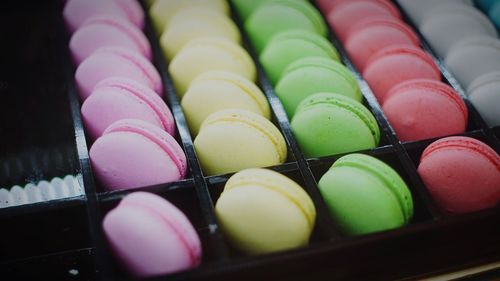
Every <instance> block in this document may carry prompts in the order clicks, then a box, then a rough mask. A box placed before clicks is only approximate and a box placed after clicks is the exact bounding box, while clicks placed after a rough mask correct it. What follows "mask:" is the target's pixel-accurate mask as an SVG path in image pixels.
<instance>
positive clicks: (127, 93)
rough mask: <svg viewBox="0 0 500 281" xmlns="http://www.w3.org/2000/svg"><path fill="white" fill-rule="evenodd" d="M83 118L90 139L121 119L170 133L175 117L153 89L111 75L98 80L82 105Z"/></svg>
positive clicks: (173, 127)
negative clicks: (136, 121)
mask: <svg viewBox="0 0 500 281" xmlns="http://www.w3.org/2000/svg"><path fill="white" fill-rule="evenodd" d="M81 112H82V118H83V122H84V124H85V128H86V129H87V133H88V134H89V136H90V138H91V139H92V140H95V139H96V138H98V137H100V136H101V135H102V134H103V133H104V131H105V130H106V128H107V127H108V126H109V125H111V124H112V123H114V122H116V121H119V120H121V119H140V120H143V121H146V122H149V123H151V124H154V125H156V126H158V127H159V128H161V129H163V130H165V131H166V132H167V133H169V134H170V135H174V133H175V121H174V118H173V117H172V113H171V112H170V109H169V108H168V107H167V105H166V104H165V102H164V101H163V100H162V99H161V98H160V97H159V96H158V94H156V93H155V92H154V91H153V90H151V89H149V88H148V87H146V86H143V85H141V84H139V83H137V82H135V81H134V80H130V79H126V78H120V77H113V78H108V79H105V80H103V81H101V82H100V83H99V84H97V86H96V87H95V88H94V91H93V92H92V95H91V96H90V97H89V98H87V99H86V100H85V102H84V103H83V105H82V109H81Z"/></svg>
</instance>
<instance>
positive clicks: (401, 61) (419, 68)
mask: <svg viewBox="0 0 500 281" xmlns="http://www.w3.org/2000/svg"><path fill="white" fill-rule="evenodd" d="M363 77H364V78H365V80H366V81H367V82H368V84H369V85H370V88H371V89H372V91H373V93H374V94H375V96H376V97H377V99H378V100H379V102H380V103H382V104H383V103H384V100H385V96H386V95H387V93H388V92H389V90H390V89H391V88H392V87H394V86H395V85H397V84H399V83H401V82H404V81H407V80H411V79H419V78H422V79H433V80H440V79H441V73H440V71H439V69H438V67H437V65H436V64H435V63H434V61H433V59H432V58H431V57H430V56H429V55H428V54H427V53H426V52H424V51H423V50H421V49H418V48H417V47H410V46H392V47H387V48H384V49H382V50H380V51H379V52H377V53H375V54H374V55H373V56H371V58H370V60H369V61H368V63H367V65H366V68H365V70H364V71H363Z"/></svg>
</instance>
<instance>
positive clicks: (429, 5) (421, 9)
mask: <svg viewBox="0 0 500 281" xmlns="http://www.w3.org/2000/svg"><path fill="white" fill-rule="evenodd" d="M397 2H398V3H399V5H401V7H402V8H403V9H404V10H405V11H406V13H407V14H408V15H409V17H410V18H411V19H412V20H413V22H414V23H415V25H416V26H420V25H421V24H422V22H423V20H424V18H425V17H426V15H427V14H429V13H432V11H433V10H434V9H436V7H439V5H443V4H446V5H448V4H449V5H468V6H472V0H418V1H415V0H397Z"/></svg>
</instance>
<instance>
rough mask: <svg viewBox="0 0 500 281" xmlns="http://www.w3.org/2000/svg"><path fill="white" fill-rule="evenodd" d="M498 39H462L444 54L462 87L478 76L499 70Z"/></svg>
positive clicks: (499, 47) (499, 42) (446, 61)
mask: <svg viewBox="0 0 500 281" xmlns="http://www.w3.org/2000/svg"><path fill="white" fill-rule="evenodd" d="M498 62H500V40H499V39H498V38H489V37H471V38H467V39H464V40H463V41H461V42H460V43H459V44H457V46H455V47H454V48H453V49H452V50H451V52H450V53H449V54H448V55H447V56H446V59H445V63H446V65H447V66H448V68H449V69H450V71H451V72H452V73H453V74H454V75H455V77H456V78H457V80H458V81H459V82H460V84H461V85H462V87H464V88H467V87H469V85H470V84H471V83H472V81H474V79H476V78H478V77H479V76H481V75H483V74H486V73H490V72H495V71H500V64H499V63H498Z"/></svg>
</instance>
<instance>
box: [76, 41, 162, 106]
mask: <svg viewBox="0 0 500 281" xmlns="http://www.w3.org/2000/svg"><path fill="white" fill-rule="evenodd" d="M116 76H121V77H124V78H128V79H131V80H134V81H136V82H138V83H140V84H142V85H145V86H147V87H149V88H150V89H152V90H154V91H155V92H156V93H157V94H158V95H163V84H162V81H161V78H160V74H159V73H158V71H157V70H156V68H155V67H154V66H153V65H152V64H151V62H150V61H148V60H147V59H146V58H144V57H143V56H141V55H140V54H139V53H136V52H133V51H130V50H127V49H123V48H117V47H105V48H100V49H98V50H97V51H95V52H94V53H93V54H92V55H90V56H89V57H88V58H86V59H85V60H84V61H83V62H82V63H81V64H80V65H79V66H78V68H77V69H76V73H75V80H76V84H77V86H78V93H79V94H80V97H81V99H82V100H85V99H87V98H88V97H89V96H90V94H91V93H92V91H93V90H94V87H95V86H96V85H97V84H98V83H99V82H101V81H102V80H104V79H106V78H110V77H116Z"/></svg>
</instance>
